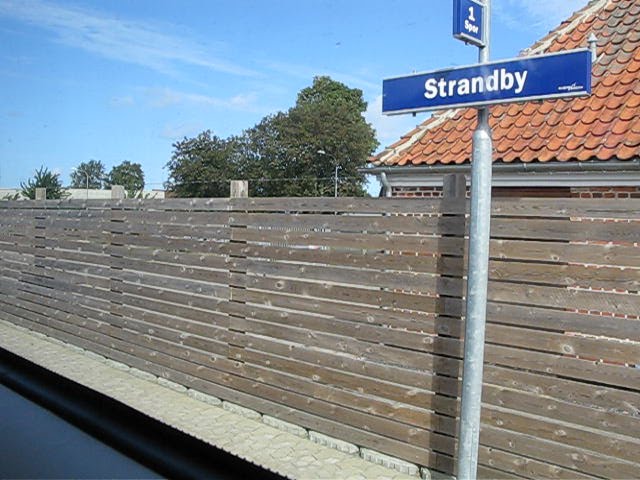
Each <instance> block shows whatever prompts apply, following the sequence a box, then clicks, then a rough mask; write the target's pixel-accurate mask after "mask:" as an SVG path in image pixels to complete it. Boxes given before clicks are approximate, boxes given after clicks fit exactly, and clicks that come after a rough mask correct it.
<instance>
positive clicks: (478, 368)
mask: <svg viewBox="0 0 640 480" xmlns="http://www.w3.org/2000/svg"><path fill="white" fill-rule="evenodd" d="M484 3H485V11H484V25H483V27H484V32H485V38H484V47H481V48H480V51H479V55H478V61H479V63H487V62H488V61H489V41H490V17H491V0H484ZM492 150H493V145H492V140H491V128H490V127H489V108H487V107H485V108H480V109H478V127H477V128H476V131H475V132H474V133H473V154H472V155H473V157H472V159H473V161H472V165H471V225H470V230H469V262H468V268H467V277H468V281H467V309H466V325H465V337H464V366H463V373H462V401H461V406H460V425H459V435H458V475H457V478H458V479H459V480H470V479H475V478H476V476H477V469H478V443H479V437H480V413H481V401H482V370H483V363H484V340H485V322H486V311H487V283H488V276H489V235H490V223H491V162H492Z"/></svg>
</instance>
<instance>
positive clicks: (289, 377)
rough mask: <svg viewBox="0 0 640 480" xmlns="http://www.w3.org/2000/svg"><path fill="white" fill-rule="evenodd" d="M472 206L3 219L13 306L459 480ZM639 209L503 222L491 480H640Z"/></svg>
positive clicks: (492, 347)
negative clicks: (456, 469)
mask: <svg viewBox="0 0 640 480" xmlns="http://www.w3.org/2000/svg"><path fill="white" fill-rule="evenodd" d="M467 208H468V205H467V204H466V202H465V201H464V200H459V199H454V198H450V199H444V200H436V199H391V198H390V199H355V198H321V199H315V198H301V199H298V198H296V199H281V198H278V199H251V198H238V199H165V200H113V201H101V200H95V201H93V200H88V201H73V200H72V201H69V200H65V201H20V202H6V201H5V202H0V311H1V312H2V316H3V317H4V318H5V319H7V320H9V321H11V322H14V323H16V324H18V325H22V326H25V327H28V328H31V329H33V330H36V331H40V332H42V333H45V334H47V335H51V336H52V337H55V338H59V339H61V340H64V341H68V342H70V343H72V344H75V345H78V346H81V347H83V348H86V349H88V350H92V351H95V352H98V353H100V354H102V355H105V356H107V357H109V358H112V359H115V360H118V361H121V362H124V363H127V364H129V365H131V366H134V367H137V368H140V369H143V370H145V371H149V372H152V373H154V374H156V375H161V376H163V377H166V378H170V379H172V380H174V381H176V382H178V383H181V384H183V385H186V386H189V387H192V388H195V389H198V390H202V391H204V392H207V393H210V394H212V395H216V396H219V397H221V398H223V399H226V400H229V401H234V402H237V403H240V404H242V405H245V406H247V407H250V408H254V409H256V410H259V411H261V412H263V413H267V414H270V415H274V416H277V417H280V418H283V419H285V420H287V421H290V422H293V423H296V424H299V425H302V426H305V427H307V428H310V429H314V430H317V431H320V432H323V433H326V434H329V435H333V436H336V437H339V438H342V439H344V440H347V441H350V442H353V443H356V444H358V445H361V446H366V447H369V448H373V449H376V450H379V451H382V452H384V453H387V454H391V455H394V456H397V457H401V458H403V459H406V460H409V461H412V462H415V463H418V464H420V465H426V466H428V467H430V468H432V469H434V470H438V471H441V472H444V473H453V468H454V462H453V456H454V454H455V448H456V438H455V437H456V431H457V429H456V421H457V420H456V416H457V412H458V408H459V389H460V375H461V369H462V368H461V363H462V360H461V359H462V350H463V344H462V339H461V335H462V332H463V331H464V329H463V321H464V292H465V284H466V278H465V273H464V268H465V264H466V257H465V256H466V239H465V232H466V231H467V228H468V225H467V218H466V212H467ZM639 212H640V201H638V200H633V199H630V200H588V199H563V200H562V202H561V203H560V202H559V201H558V200H557V199H549V200H546V199H505V200H496V201H494V205H493V219H492V240H491V262H490V283H489V294H488V300H489V304H488V311H487V316H488V317H487V322H488V323H487V344H486V358H485V374H484V394H483V398H482V402H483V409H482V412H483V413H482V431H481V437H480V441H481V449H480V470H479V473H480V475H481V476H482V477H485V478H523V477H524V478H540V477H545V478H632V477H636V476H637V475H638V472H639V471H640V457H639V456H638V452H640V368H638V365H639V364H640V328H639V326H640V317H639V315H640V295H639V293H638V292H639V290H640V213H639Z"/></svg>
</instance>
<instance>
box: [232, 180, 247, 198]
mask: <svg viewBox="0 0 640 480" xmlns="http://www.w3.org/2000/svg"><path fill="white" fill-rule="evenodd" d="M248 196H249V181H248V180H231V194H230V197H231V198H247V197H248Z"/></svg>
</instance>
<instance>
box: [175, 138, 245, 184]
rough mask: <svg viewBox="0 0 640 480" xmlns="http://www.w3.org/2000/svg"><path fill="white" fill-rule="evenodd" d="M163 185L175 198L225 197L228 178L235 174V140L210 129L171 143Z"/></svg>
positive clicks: (233, 176)
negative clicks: (164, 184)
mask: <svg viewBox="0 0 640 480" xmlns="http://www.w3.org/2000/svg"><path fill="white" fill-rule="evenodd" d="M173 148H174V152H173V155H172V156H171V160H170V161H169V163H167V168H168V169H169V180H168V181H167V183H166V187H167V189H168V190H171V191H172V192H173V193H174V194H175V195H176V196H178V197H228V196H229V182H228V180H229V179H235V178H236V177H237V175H238V173H237V172H238V167H237V165H236V140H235V139H234V138H230V139H223V138H220V137H218V136H216V135H214V134H213V133H211V132H210V131H209V130H207V131H205V132H202V133H200V134H199V135H198V136H197V137H195V138H191V139H187V138H185V139H184V140H182V141H180V142H176V143H174V144H173Z"/></svg>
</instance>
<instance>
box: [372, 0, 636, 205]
mask: <svg viewBox="0 0 640 480" xmlns="http://www.w3.org/2000/svg"><path fill="white" fill-rule="evenodd" d="M591 35H595V37H596V40H597V43H596V53H595V56H594V63H593V82H592V85H593V87H592V94H591V96H590V97H586V98H580V99H571V100H548V101H542V102H527V103H519V104H508V105H499V106H493V107H491V117H490V125H491V128H492V130H493V147H494V152H493V161H494V169H493V185H494V195H495V196H546V197H589V198H598V197H609V198H629V197H636V198H637V197H640V0H592V1H590V2H589V3H588V4H587V5H586V6H585V7H584V8H583V9H582V10H579V11H578V12H576V13H574V14H573V15H572V16H571V17H570V18H569V19H568V20H566V21H564V22H563V23H562V24H561V25H560V26H559V27H558V28H557V29H555V30H553V31H552V32H550V33H549V34H548V35H547V36H545V37H544V38H543V39H541V40H540V41H538V42H537V43H536V44H534V45H533V46H532V47H531V48H529V49H527V50H525V51H523V52H522V55H525V56H526V55H539V54H542V53H551V52H558V51H562V50H570V49H574V48H581V47H587V46H588V43H589V42H588V40H589V37H590V36H591ZM475 126H476V110H475V109H457V110H446V111H441V112H436V114H434V115H433V116H431V117H430V118H428V119H427V120H425V121H424V122H423V123H422V124H420V125H419V126H417V127H416V128H415V129H414V130H412V131H411V132H408V133H407V134H406V135H404V136H403V137H402V138H401V139H400V140H398V141H397V142H396V143H394V144H393V145H391V146H389V147H387V148H386V149H385V150H384V151H382V152H381V153H379V154H378V155H376V156H375V157H373V158H372V159H371V165H370V168H368V169H366V171H367V172H368V173H371V174H375V175H377V176H378V178H379V179H380V181H381V183H382V185H383V194H386V195H388V196H422V197H425V196H427V197H429V196H440V195H441V191H442V179H443V175H445V174H449V173H468V172H469V171H470V161H471V159H470V157H471V136H472V133H473V131H474V129H475Z"/></svg>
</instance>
